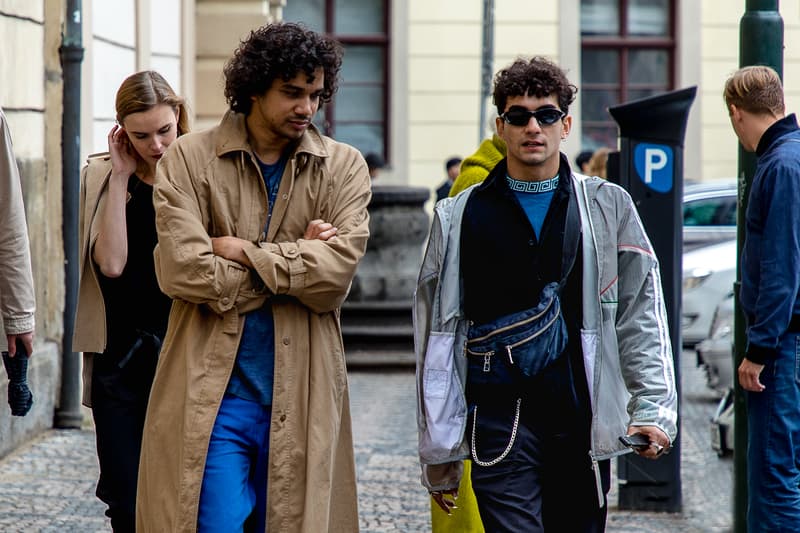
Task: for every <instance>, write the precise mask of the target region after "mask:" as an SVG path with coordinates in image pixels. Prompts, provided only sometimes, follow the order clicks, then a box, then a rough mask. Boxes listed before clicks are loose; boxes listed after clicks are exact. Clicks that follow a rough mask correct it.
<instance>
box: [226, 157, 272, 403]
mask: <svg viewBox="0 0 800 533" xmlns="http://www.w3.org/2000/svg"><path fill="white" fill-rule="evenodd" d="M258 166H259V167H260V168H261V175H262V176H263V177H264V183H265V185H266V186H267V194H268V195H269V202H268V209H269V213H268V214H267V221H266V223H265V228H264V232H265V233H266V231H267V227H269V219H270V217H271V216H272V206H273V205H274V204H275V200H276V199H277V197H278V187H279V186H280V183H281V176H283V170H284V168H285V167H286V157H285V156H284V157H281V159H280V160H278V162H277V163H275V164H272V165H267V164H264V163H262V162H261V161H258ZM274 374H275V323H274V322H273V318H272V303H271V302H270V300H267V301H266V303H264V306H263V307H261V309H256V310H254V311H251V312H249V313H247V316H246V317H245V319H244V331H243V332H242V339H241V341H239V352H238V353H237V354H236V365H235V366H234V368H233V373H232V374H231V380H230V382H229V383H228V389H227V392H228V393H229V394H233V395H234V396H237V397H239V398H244V399H245V400H250V401H254V402H258V403H260V404H261V405H272V381H273V379H274Z"/></svg>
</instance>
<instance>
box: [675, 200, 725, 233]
mask: <svg viewBox="0 0 800 533" xmlns="http://www.w3.org/2000/svg"><path fill="white" fill-rule="evenodd" d="M683 225H684V226H735V225H736V197H735V196H731V197H726V196H721V197H717V198H702V199H700V200H691V201H688V202H686V203H684V204H683Z"/></svg>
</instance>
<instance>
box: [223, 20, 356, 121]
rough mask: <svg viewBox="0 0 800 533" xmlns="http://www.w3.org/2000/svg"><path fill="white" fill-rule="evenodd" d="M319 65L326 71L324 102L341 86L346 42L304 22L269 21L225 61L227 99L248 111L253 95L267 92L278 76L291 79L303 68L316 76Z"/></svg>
mask: <svg viewBox="0 0 800 533" xmlns="http://www.w3.org/2000/svg"><path fill="white" fill-rule="evenodd" d="M319 67H322V69H323V71H324V72H325V84H324V88H323V90H322V95H321V96H320V103H325V102H330V100H331V97H332V96H333V93H335V92H336V89H337V88H338V85H339V69H341V67H342V45H341V44H339V43H338V42H337V41H335V40H334V39H331V38H329V37H326V36H324V35H320V34H319V33H316V32H314V31H311V30H309V29H308V28H306V27H305V26H303V25H301V24H295V23H291V22H277V23H274V24H267V25H266V26H262V27H260V28H258V29H257V30H253V31H251V32H250V35H249V36H248V37H247V39H245V40H244V41H242V42H241V43H239V48H237V49H236V51H235V52H234V54H233V57H232V58H230V59H229V60H228V62H227V63H225V69H224V70H223V73H224V74H225V98H226V99H227V101H228V104H229V105H230V107H231V109H232V110H234V111H236V112H239V113H244V114H248V113H250V108H251V107H252V105H253V101H252V100H251V97H252V96H259V95H262V94H264V93H265V92H267V90H268V89H269V88H270V87H271V86H272V82H273V81H275V80H276V79H278V78H280V79H282V80H283V81H289V80H291V79H292V78H294V77H295V76H297V74H298V73H300V72H301V71H302V72H305V73H306V74H307V75H308V76H309V78H311V79H313V75H314V71H315V70H316V69H317V68H319Z"/></svg>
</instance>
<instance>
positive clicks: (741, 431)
mask: <svg viewBox="0 0 800 533" xmlns="http://www.w3.org/2000/svg"><path fill="white" fill-rule="evenodd" d="M749 65H767V66H770V67H772V68H774V69H775V70H776V71H777V72H778V74H779V75H780V76H781V78H783V19H782V18H781V15H780V12H779V11H778V0H747V2H746V5H745V13H744V16H742V20H741V22H740V23H739V66H741V67H745V66H749ZM755 168H756V156H755V154H754V153H752V152H745V151H744V149H743V148H742V146H741V144H740V145H739V209H738V214H737V221H736V225H737V240H738V245H737V250H738V253H737V265H736V286H735V290H734V292H735V294H737V295H738V294H739V288H740V285H741V279H742V276H741V265H740V264H739V262H738V261H739V259H738V258H740V257H741V255H742V245H743V244H744V227H745V212H746V210H747V199H748V197H749V195H750V186H751V185H752V184H753V174H754V173H755ZM735 305H736V312H735V322H734V349H733V365H734V366H733V368H734V373H733V375H734V390H735V395H734V419H735V423H734V426H735V429H734V452H733V461H734V493H733V523H734V532H735V533H746V532H747V403H746V402H745V395H744V391H743V390H742V388H741V386H739V383H738V380H737V379H736V378H735V376H736V375H737V373H736V369H738V368H739V364H740V363H741V362H742V359H743V358H744V353H745V348H746V346H747V340H746V337H745V321H744V315H743V314H742V308H741V306H740V305H739V300H738V297H737V298H736V304H735Z"/></svg>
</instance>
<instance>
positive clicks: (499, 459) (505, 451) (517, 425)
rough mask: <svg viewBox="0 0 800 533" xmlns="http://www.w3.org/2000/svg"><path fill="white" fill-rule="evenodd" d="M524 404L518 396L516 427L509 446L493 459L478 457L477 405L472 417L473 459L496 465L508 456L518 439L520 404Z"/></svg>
mask: <svg viewBox="0 0 800 533" xmlns="http://www.w3.org/2000/svg"><path fill="white" fill-rule="evenodd" d="M520 404H522V398H517V412H516V414H515V415H514V427H513V428H512V429H511V440H509V441H508V446H506V449H505V450H503V453H501V454H500V455H498V456H497V457H495V458H494V459H492V460H491V461H481V460H480V459H478V452H477V451H476V448H475V423H476V422H477V421H478V406H477V405H476V406H475V413H474V414H473V418H472V460H473V461H474V462H475V464H477V465H479V466H494V465H496V464H497V463H499V462H500V461H502V460H503V459H505V458H506V455H508V452H510V451H511V448H512V447H513V446H514V441H515V440H516V439H517V427H519V406H520Z"/></svg>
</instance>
